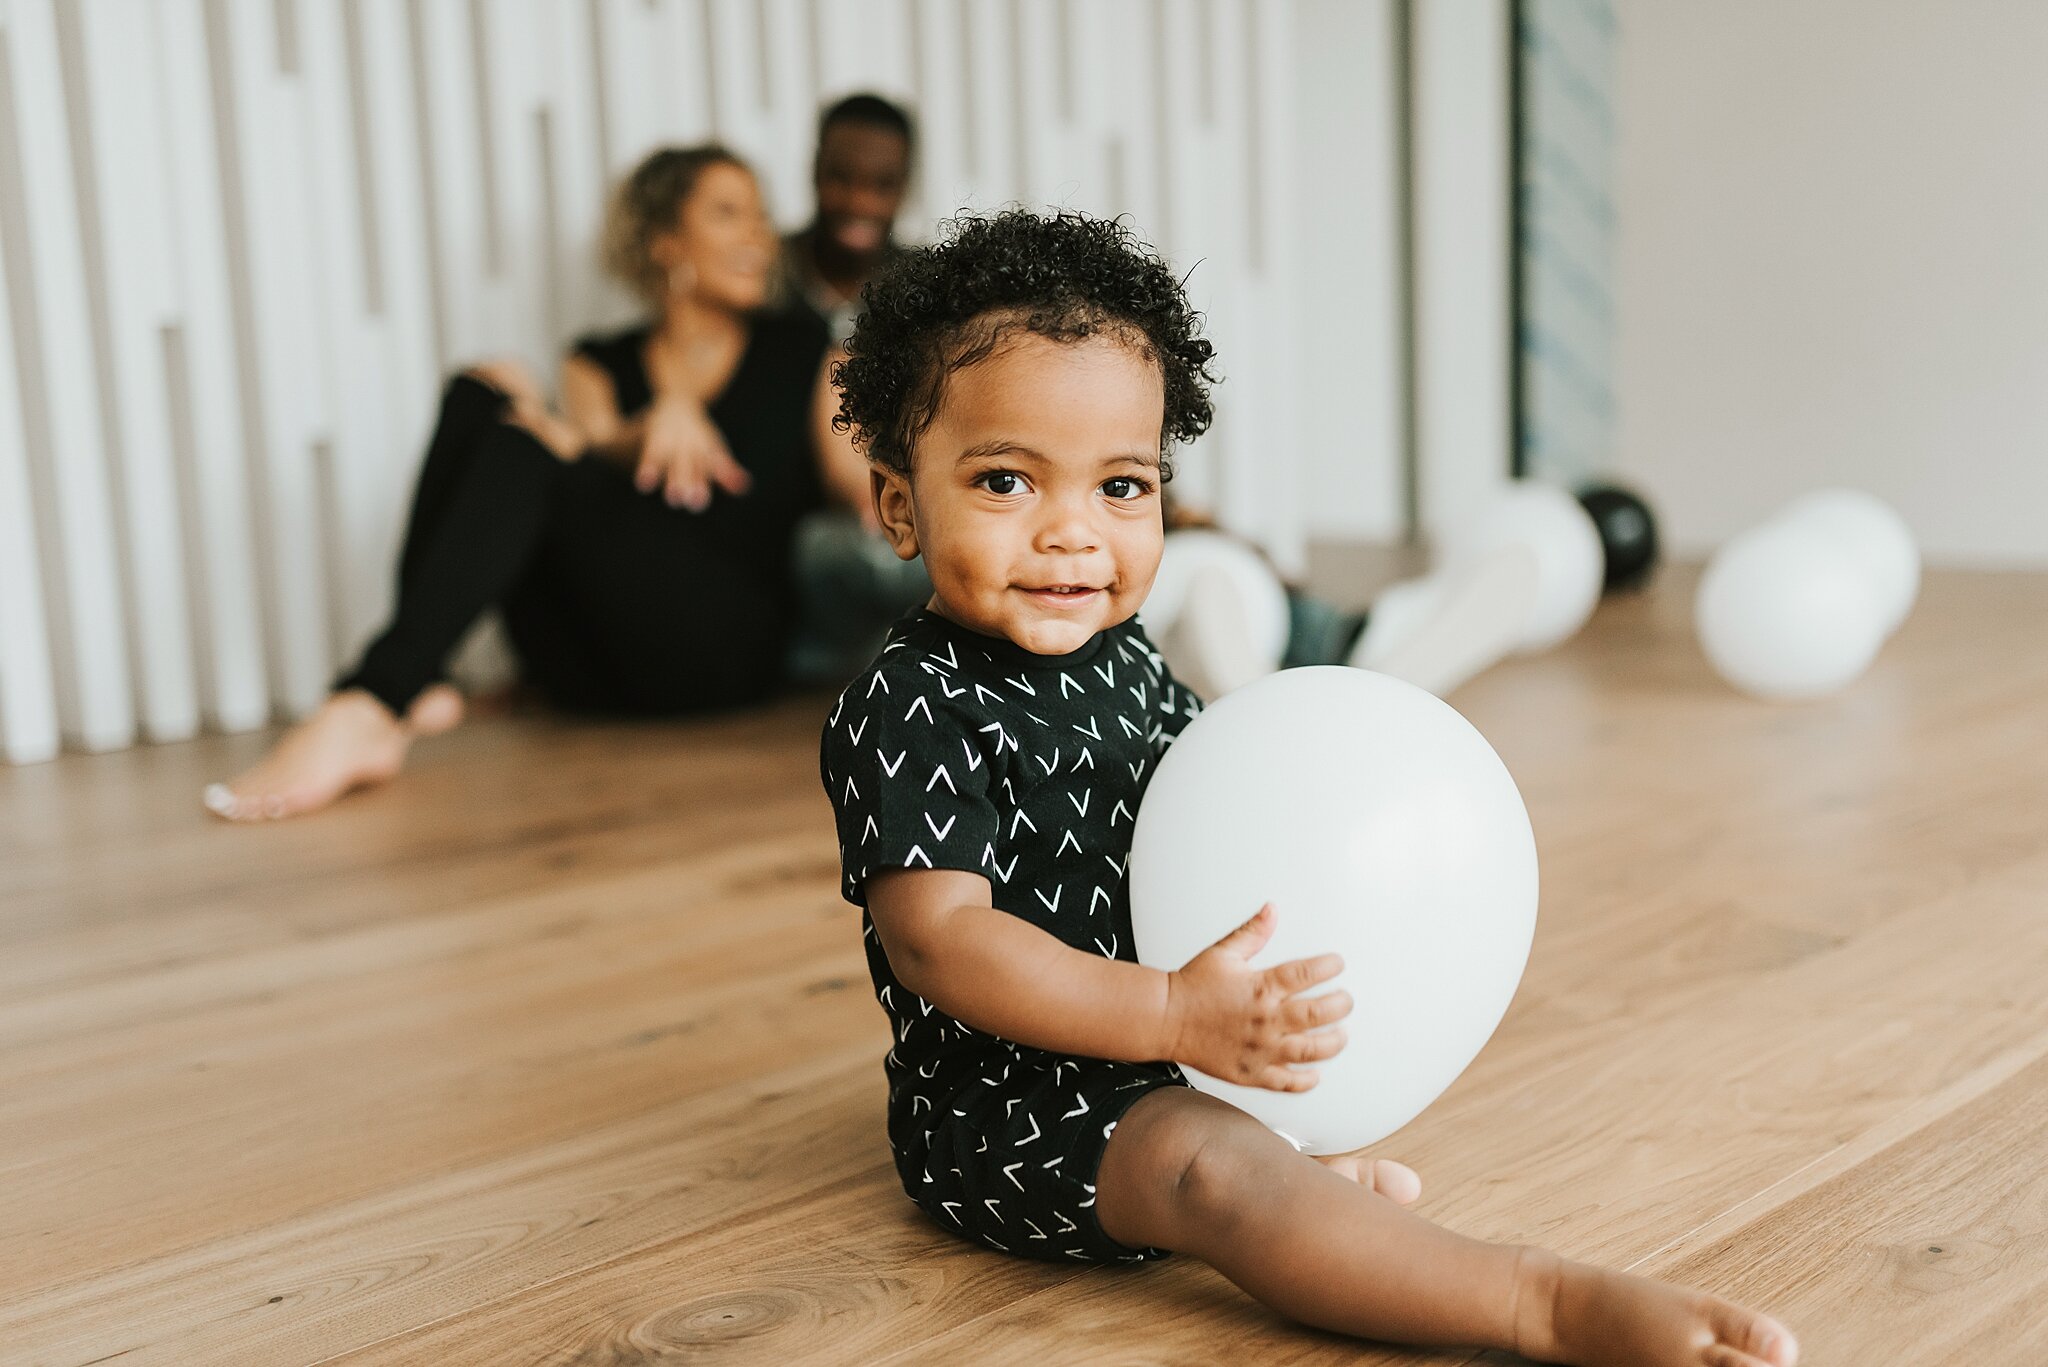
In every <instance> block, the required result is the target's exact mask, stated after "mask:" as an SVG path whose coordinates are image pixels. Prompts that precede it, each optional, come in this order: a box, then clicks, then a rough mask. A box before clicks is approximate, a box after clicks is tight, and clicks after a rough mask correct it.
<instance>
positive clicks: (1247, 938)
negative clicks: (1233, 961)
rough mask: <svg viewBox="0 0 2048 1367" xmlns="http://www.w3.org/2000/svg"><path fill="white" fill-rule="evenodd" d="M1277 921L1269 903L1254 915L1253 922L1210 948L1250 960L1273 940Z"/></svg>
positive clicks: (1246, 923) (1248, 922)
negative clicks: (1226, 951)
mask: <svg viewBox="0 0 2048 1367" xmlns="http://www.w3.org/2000/svg"><path fill="white" fill-rule="evenodd" d="M1275 920H1276V917H1275V914H1274V911H1273V904H1272V903H1271V902H1268V903H1266V905H1264V906H1262V907H1260V908H1259V909H1258V910H1257V911H1255V912H1253V913H1252V919H1251V920H1249V921H1246V922H1245V923H1244V924H1243V925H1241V926H1239V927H1238V928H1237V929H1236V930H1233V931H1231V932H1230V933H1229V934H1228V935H1226V936H1224V937H1223V938H1222V939H1220V940H1218V941H1217V942H1216V943H1215V944H1213V945H1211V946H1209V947H1210V948H1211V949H1223V950H1228V951H1229V952H1230V953H1232V954H1235V955H1238V956H1239V957H1240V958H1245V959H1249V958H1251V956H1252V955H1254V954H1256V953H1258V952H1259V951H1260V950H1262V949H1264V948H1265V947H1266V942H1267V941H1268V940H1270V939H1272V938H1273V926H1274V923H1275Z"/></svg>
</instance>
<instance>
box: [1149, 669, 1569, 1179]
mask: <svg viewBox="0 0 2048 1367" xmlns="http://www.w3.org/2000/svg"><path fill="white" fill-rule="evenodd" d="M1130 876H1131V921H1132V930H1133V933H1134V935H1135V938H1136V947H1137V952H1138V957H1139V959H1140V961H1142V962H1144V963H1147V964H1150V965H1153V966H1155V967H1159V968H1165V969H1175V968H1179V967H1181V966H1182V965H1183V964H1185V963H1187V962H1188V960H1190V959H1192V958H1193V957H1194V956H1195V955H1197V954H1199V953H1200V952H1201V951H1203V950H1204V949H1206V948H1208V947H1209V946H1210V945H1211V944H1213V943H1215V941H1216V940H1218V939H1220V938H1221V937H1222V936H1223V935H1224V934H1226V933H1227V932H1228V931H1230V930H1231V929H1233V928H1234V927H1236V926H1238V925H1240V924H1241V923H1243V922H1244V921H1245V920H1247V919H1248V918H1249V917H1250V916H1251V915H1252V914H1253V913H1254V912H1256V911H1257V910H1258V909H1259V907H1260V906H1261V905H1262V904H1264V903H1266V902H1268V901H1270V902H1272V903H1273V904H1274V906H1275V908H1276V910H1277V912H1278V928H1277V930H1276V931H1275V933H1274V936H1273V939H1272V942H1271V943H1270V944H1269V945H1267V947H1266V948H1265V950H1264V951H1262V952H1261V953H1260V954H1259V956H1258V958H1257V959H1256V960H1255V963H1256V964H1258V965H1259V966H1261V967H1266V966H1271V965H1274V964H1278V963H1282V962H1285V961H1286V960H1289V959H1298V958H1307V957H1311V956H1313V955H1316V954H1321V953H1324V952H1327V951H1335V952H1337V953H1339V954H1342V955H1343V956H1344V963H1345V967H1344V972H1343V974H1342V975H1341V976H1340V977H1339V978H1338V979H1337V980H1336V985H1337V986H1341V987H1344V988H1346V989H1348V990H1349V991H1350V993H1351V995H1352V997H1353V999H1354V1000H1355V1002H1356V1009H1355V1010H1354V1012H1353V1014H1352V1015H1351V1017H1350V1019H1348V1020H1347V1021H1346V1022H1345V1023H1344V1024H1345V1027H1346V1029H1347V1030H1348V1032H1349V1035H1350V1043H1349V1045H1348V1046H1347V1047H1346V1048H1345V1049H1344V1051H1343V1052H1342V1053H1340V1054H1338V1055H1337V1056H1336V1057H1335V1058H1333V1059H1330V1060H1328V1061H1326V1062H1324V1063H1322V1064H1319V1065H1317V1066H1318V1068H1319V1069H1320V1071H1321V1073H1322V1081H1321V1083H1320V1084H1319V1085H1318V1086H1316V1087H1315V1088H1313V1089H1312V1090H1310V1091H1308V1092H1302V1093H1283V1092H1272V1091H1266V1090H1263V1089H1259V1088H1250V1087H1241V1086H1235V1085H1232V1084H1230V1083H1226V1082H1221V1081H1218V1080H1216V1079H1214V1078H1210V1077H1206V1076H1203V1075H1202V1074H1200V1073H1198V1072H1195V1071H1194V1070H1192V1069H1189V1070H1187V1071H1188V1076H1189V1080H1190V1081H1192V1082H1193V1083H1194V1084H1195V1085H1196V1086H1197V1087H1200V1088H1201V1089H1202V1090H1203V1091H1205V1092H1208V1093H1210V1094H1212V1095H1214V1096H1219V1097H1221V1098H1223V1099H1224V1100H1226V1101H1229V1102H1231V1103H1232V1104H1233V1105H1236V1106H1238V1107H1240V1108H1242V1109H1243V1110H1245V1111H1248V1112H1250V1113H1251V1114H1252V1115H1253V1116H1255V1117H1257V1118H1258V1119H1259V1120H1262V1121H1264V1122H1265V1123H1266V1124H1267V1125H1269V1126H1271V1127H1272V1128H1273V1129H1274V1130H1276V1131H1278V1132H1280V1133H1281V1134H1283V1135H1285V1136H1286V1137H1287V1138H1289V1139H1291V1140H1293V1141H1294V1142H1295V1143H1296V1144H1297V1145H1298V1146H1300V1147H1301V1148H1303V1149H1305V1150H1306V1151H1307V1152H1309V1153H1318V1154H1321V1153H1347V1152H1350V1151H1351V1150H1353V1149H1357V1148H1361V1147H1363V1146H1364V1145H1367V1144H1371V1143H1373V1142H1375V1141H1377V1140H1379V1139H1382V1138H1384V1137H1386V1136H1387V1135H1389V1134H1391V1133H1393V1132H1394V1131H1395V1130H1397V1129H1399V1128H1400V1127H1401V1126H1403V1125H1405V1124H1407V1123H1408V1121H1409V1120H1411V1119H1413V1118H1414V1117H1415V1116H1416V1115H1417V1114H1419V1113H1420V1112H1421V1111H1422V1109H1423V1108H1424V1107H1425V1106H1427V1105H1429V1103H1430V1102H1431V1101H1433V1100H1435V1099H1436V1098H1437V1097H1438V1096H1439V1095H1440V1094H1441V1093H1442V1092H1443V1090H1444V1089H1445V1088H1446V1087H1448V1086H1449V1085H1450V1084H1451V1082H1452V1081H1453V1080H1454V1079H1455V1078H1456V1077H1457V1076H1458V1074H1459V1073H1461V1072H1462V1071H1464V1069H1465V1066H1466V1065H1467V1064H1469V1063H1470V1062H1471V1061H1472V1059H1473V1057H1474V1056H1475V1055H1477V1054H1478V1052H1479V1049H1480V1047H1481V1046H1482V1045H1484V1044H1485V1043H1486V1041H1487V1039H1488V1038H1489V1037H1490V1036H1491V1035H1492V1034H1493V1031H1494V1027H1495V1026H1497V1025H1498V1024H1499V1023H1500V1019H1501V1016H1502V1014H1503V1013H1505V1012H1506V1010H1507V1006H1508V1002H1509V1000H1510V999H1511V998H1512V997H1513V996H1514V993H1515V987H1516V984H1517V983H1518V982H1520V980H1521V975H1522V970H1523V967H1524V966H1525V965H1526V964H1527V962H1528V956H1529V944H1530V940H1531V938H1532V936H1533V935H1534V933H1535V927H1536V845H1535V840H1534V838H1533V836H1532V835H1531V833H1530V829H1529V816H1528V813H1527V811H1526V810H1525V809H1524V808H1523V806H1522V799H1521V794H1520V793H1519V792H1518V791H1517V790H1516V788H1515V781H1514V779H1513V778H1512V777H1510V776H1509V774H1508V771H1507V766H1506V765H1504V764H1502V763H1501V760H1500V757H1499V756H1498V755H1496V754H1495V753H1494V751H1493V748H1492V747H1491V746H1489V745H1488V744H1487V743H1486V740H1485V738H1484V737H1482V736H1481V735H1480V734H1479V732H1478V731H1477V730H1475V729H1473V727H1472V725H1471V723H1469V722H1467V721H1466V720H1465V719H1464V718H1463V717H1461V716H1459V715H1458V713H1457V712H1456V711H1455V710H1453V709H1452V708H1451V707H1450V706H1449V705H1448V704H1447V703H1444V702H1441V701H1439V700H1438V699H1436V698H1434V697H1432V696H1431V695H1429V694H1428V693H1425V692H1423V691H1422V690H1421V689H1419V688H1415V687H1413V686H1411V685H1409V684H1405V683H1402V682H1401V681H1399V680H1398V679H1392V678H1389V677H1387V676H1386V675H1383V674H1375V673H1371V672H1369V671H1366V670H1360V669H1348V668H1344V667H1342V666H1334V665H1331V666H1315V667H1311V668H1303V669H1290V670H1284V671H1282V672H1280V673H1277V674H1272V675H1268V676H1267V677H1265V678H1263V679H1260V680H1258V681H1257V682H1255V683H1252V684H1249V685H1247V686H1245V687H1243V688H1241V689H1239V690H1237V691H1236V692H1234V693H1232V694H1230V695H1229V696H1228V697H1225V698H1223V699H1221V700H1220V701H1218V702H1217V703H1216V704H1215V705H1214V706H1212V707H1211V708H1209V709H1208V710H1207V711H1206V712H1203V713H1202V714H1201V715H1200V716H1198V717H1196V718H1195V720H1194V721H1193V722H1191V723H1190V724H1189V726H1188V728H1187V730H1186V731H1185V732H1183V733H1182V735H1181V736H1180V738H1179V739H1178V740H1176V741H1175V742H1174V743H1173V746H1172V748H1170V749H1169V750H1168V751H1167V752H1166V755H1165V756H1164V758H1163V759H1162V760H1161V761H1160V764H1159V769H1158V771H1157V773H1155V774H1154V776H1153V778H1152V783H1151V786H1150V787H1149V789H1148V790H1147V792H1146V795H1145V800H1144V803H1143V805H1142V806H1141V808H1140V810H1139V812H1138V818H1137V829H1136V832H1135V833H1134V835H1133V837H1132V844H1131V864H1130ZM1313 990H1315V991H1320V990H1322V989H1313Z"/></svg>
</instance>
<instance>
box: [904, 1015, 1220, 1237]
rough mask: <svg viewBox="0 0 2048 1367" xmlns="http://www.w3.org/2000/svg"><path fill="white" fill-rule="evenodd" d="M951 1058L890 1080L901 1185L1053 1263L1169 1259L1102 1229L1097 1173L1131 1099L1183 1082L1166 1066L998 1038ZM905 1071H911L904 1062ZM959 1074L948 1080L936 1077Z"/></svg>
mask: <svg viewBox="0 0 2048 1367" xmlns="http://www.w3.org/2000/svg"><path fill="white" fill-rule="evenodd" d="M977 1054H978V1055H979V1057H977V1058H975V1059H973V1060H968V1061H963V1060H961V1059H960V1058H959V1057H958V1056H957V1055H956V1056H955V1057H953V1058H949V1059H947V1060H946V1063H945V1069H946V1071H947V1072H948V1073H949V1074H951V1076H950V1077H948V1078H943V1079H941V1078H922V1077H919V1076H915V1075H913V1076H909V1077H900V1078H899V1077H897V1076H895V1072H896V1070H894V1069H892V1070H891V1072H892V1076H891V1079H890V1089H889V1101H890V1116H891V1120H890V1127H889V1128H890V1137H891V1140H892V1143H893V1147H894V1148H895V1151H896V1169H897V1172H898V1173H899V1174H900V1175H901V1176H902V1178H903V1189H904V1190H905V1191H906V1192H908V1193H909V1194H910V1199H911V1200H913V1201H915V1202H917V1204H918V1205H919V1207H921V1208H922V1209H923V1210H924V1212H925V1213H926V1214H927V1215H929V1216H931V1218H932V1219H933V1220H934V1221H936V1222H937V1223H938V1224H939V1225H940V1226H941V1227H943V1228H945V1229H948V1230H951V1231H952V1232H953V1233H955V1234H959V1235H962V1236H963V1237H965V1238H968V1239H971V1240H973V1241H974V1242H976V1243H979V1244H985V1245H987V1246H988V1247H990V1248H995V1249H999V1250H1001V1251H1002V1252H1004V1253H1014V1254H1016V1255H1018V1256H1020V1257H1026V1258H1042V1259H1045V1260H1047V1261H1049V1262H1084V1263H1115V1262H1125V1263H1128V1262H1143V1261H1145V1260H1146V1259H1148V1258H1163V1257H1165V1256H1166V1253H1165V1251H1164V1250H1162V1249H1156V1248H1132V1247H1129V1246H1128V1245H1125V1244H1120V1243H1118V1242H1117V1241H1116V1240H1114V1239H1112V1238H1110V1237H1109V1235H1108V1234H1107V1233H1105V1232H1104V1231H1103V1228H1102V1224H1101V1222H1100V1221H1099V1220H1098V1219H1097V1218H1096V1215H1095V1177H1096V1173H1097V1171H1098V1170H1099V1169H1100V1168H1101V1166H1102V1153H1103V1150H1104V1149H1105V1148H1106V1147H1107V1146H1108V1144H1109V1136H1110V1133H1111V1132H1112V1131H1113V1130H1115V1129H1116V1126H1117V1122H1118V1121H1119V1120H1121V1119H1122V1118H1123V1115H1124V1112H1125V1111H1127V1110H1129V1109H1130V1107H1131V1103H1132V1102H1134V1101H1136V1100H1137V1099H1138V1098H1139V1097H1141V1096H1144V1095H1145V1094H1146V1093H1147V1092H1150V1091H1153V1090H1155V1089H1157V1088H1160V1087H1185V1086H1187V1085H1188V1084H1187V1080H1186V1079H1185V1078H1183V1077H1182V1076H1181V1074H1180V1070H1179V1069H1178V1068H1176V1067H1174V1066H1173V1065H1172V1064H1170V1063H1114V1062H1110V1061H1108V1060H1104V1059H1092V1058H1077V1057H1066V1056H1062V1055H1057V1054H1047V1053H1042V1052H1040V1051H1038V1050H1034V1049H1024V1048H1020V1047H1018V1046H1015V1045H1011V1044H1009V1043H1007V1042H1006V1041H1001V1040H993V1041H990V1047H989V1048H988V1049H986V1050H979V1051H977ZM903 1071H904V1072H905V1073H911V1072H912V1071H913V1070H910V1069H904V1070H903ZM942 1083H951V1084H952V1085H950V1086H947V1085H940V1084H942Z"/></svg>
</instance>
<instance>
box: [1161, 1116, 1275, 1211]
mask: <svg viewBox="0 0 2048 1367" xmlns="http://www.w3.org/2000/svg"><path fill="white" fill-rule="evenodd" d="M1191 1119H1192V1120H1194V1121H1195V1122H1196V1123H1194V1124H1192V1125H1190V1126H1188V1127H1187V1128H1188V1130H1189V1133H1188V1134H1187V1135H1186V1136H1185V1137H1184V1138H1183V1139H1182V1141H1181V1143H1180V1144H1179V1146H1178V1149H1179V1162H1178V1164H1177V1168H1176V1170H1175V1172H1174V1175H1173V1190H1172V1201H1173V1205H1174V1207H1175V1208H1176V1209H1177V1210H1179V1211H1180V1212H1181V1213H1182V1215H1183V1216H1184V1217H1186V1218H1188V1219H1190V1220H1193V1221H1196V1222H1198V1223H1199V1224H1200V1225H1201V1226H1202V1228H1204V1229H1206V1230H1209V1231H1212V1232H1225V1233H1227V1231H1228V1230H1229V1229H1230V1227H1231V1226H1232V1225H1233V1224H1235V1223H1236V1221H1237V1220H1239V1219H1240V1218H1242V1216H1243V1214H1244V1211H1245V1209H1246V1204H1247V1202H1249V1201H1252V1200H1255V1199H1257V1192H1256V1191H1255V1190H1254V1189H1253V1188H1254V1187H1255V1186H1256V1182H1255V1180H1254V1174H1255V1172H1256V1169H1257V1167H1258V1155H1257V1153H1256V1151H1255V1149H1256V1145H1255V1136H1251V1135H1248V1134H1246V1133H1245V1132H1244V1130H1243V1128H1242V1127H1241V1126H1239V1125H1238V1124H1237V1123H1235V1122H1234V1121H1233V1120H1231V1119H1229V1118H1226V1117H1222V1116H1220V1115H1219V1114H1218V1113H1216V1112H1209V1111H1204V1112H1199V1113H1197V1115H1196V1116H1194V1117H1191ZM1252 1123H1253V1124H1254V1125H1255V1124H1256V1122H1252Z"/></svg>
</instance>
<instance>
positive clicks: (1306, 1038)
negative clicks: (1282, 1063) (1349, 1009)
mask: <svg viewBox="0 0 2048 1367" xmlns="http://www.w3.org/2000/svg"><path fill="white" fill-rule="evenodd" d="M1350 1039H1351V1037H1350V1036H1349V1035H1347V1034H1345V1033H1344V1030H1343V1028H1342V1027H1341V1026H1332V1027H1331V1028H1330V1029H1328V1030H1314V1031H1310V1032H1309V1033H1307V1034H1303V1035H1289V1036H1288V1037H1287V1040H1286V1042H1285V1043H1284V1044H1282V1045H1281V1046H1280V1057H1281V1058H1282V1059H1284V1060H1286V1061H1287V1062H1289V1063H1321V1062H1322V1061H1323V1060H1324V1059H1326V1058H1335V1057H1337V1055H1338V1054H1340V1053H1342V1052H1343V1050H1344V1046H1345V1044H1347V1043H1348V1042H1349V1041H1350Z"/></svg>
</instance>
